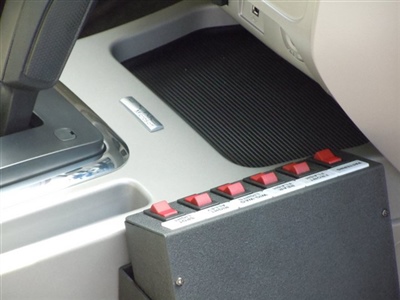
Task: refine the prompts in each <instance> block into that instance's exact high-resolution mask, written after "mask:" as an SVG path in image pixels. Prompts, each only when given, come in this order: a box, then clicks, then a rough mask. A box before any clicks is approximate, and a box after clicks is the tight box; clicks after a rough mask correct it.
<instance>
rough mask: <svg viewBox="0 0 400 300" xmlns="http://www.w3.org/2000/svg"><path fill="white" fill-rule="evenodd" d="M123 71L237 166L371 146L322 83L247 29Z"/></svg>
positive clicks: (226, 30) (215, 33) (157, 54)
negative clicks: (329, 150)
mask: <svg viewBox="0 0 400 300" xmlns="http://www.w3.org/2000/svg"><path fill="white" fill-rule="evenodd" d="M123 65H124V66H125V67H126V68H128V69H129V70H130V71H131V72H132V73H133V74H134V75H135V76H136V77H137V78H139V79H140V80H141V81H142V82H143V83H145V84H146V85H147V86H148V87H149V88H150V89H151V90H153V92H154V93H156V94H157V95H158V96H159V97H160V98H161V99H162V100H163V101H165V102H166V103H167V104H168V105H169V106H170V107H171V108H172V109H174V110H175V111H176V112H177V113H178V114H179V115H180V116H181V117H182V118H183V119H184V120H186V122H187V123H189V124H190V125H191V126H192V127H193V128H194V129H195V130H196V131H197V132H198V133H199V134H200V135H201V136H203V137H204V138H205V139H206V140H207V141H208V142H209V143H210V144H211V145H212V146H213V147H214V148H215V149H216V150H217V151H218V152H219V153H220V154H221V155H223V156H224V157H226V158H227V159H229V160H230V161H232V162H234V163H236V164H238V165H243V166H248V167H262V166H268V165H273V164H277V163H282V162H286V161H290V160H294V159H297V158H301V157H305V156H308V155H309V154H310V153H313V152H315V151H317V150H320V149H323V148H331V149H345V148H349V147H354V146H358V145H361V144H364V143H366V142H367V139H366V137H365V136H364V135H363V134H362V133H361V132H360V131H359V129H358V128H357V127H356V126H355V125H354V123H353V122H352V121H351V120H350V119H349V117H348V116H347V115H346V114H345V113H344V111H343V110H342V109H341V108H340V106H339V105H338V104H337V102H336V101H335V100H334V99H333V98H332V97H330V96H329V95H328V94H327V93H326V92H325V91H324V90H323V89H322V88H321V87H320V86H319V85H318V84H317V83H316V82H314V81H313V80H311V79H310V78H309V77H307V76H306V75H304V74H303V73H302V72H300V71H299V70H297V69H296V68H295V67H293V66H292V65H290V64H289V63H287V62H286V61H285V60H284V59H282V58H281V57H279V56H278V55H276V54H275V53H274V52H273V51H271V50H270V49H268V48H267V47H266V46H265V45H264V44H262V43H261V42H260V41H259V40H257V39H256V38H255V37H253V36H252V35H251V34H250V33H248V32H247V31H246V30H244V29H243V28H242V27H240V26H229V27H222V28H211V29H203V30H200V31H197V32H194V33H191V34H190V35H187V36H185V37H183V38H180V39H179V40H176V41H174V42H172V43H170V44H167V45H165V46H162V47H160V48H158V49H155V50H153V51H150V52H148V53H145V54H142V55H140V56H138V57H134V58H131V59H129V60H127V61H125V62H123Z"/></svg>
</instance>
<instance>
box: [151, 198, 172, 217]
mask: <svg viewBox="0 0 400 300" xmlns="http://www.w3.org/2000/svg"><path fill="white" fill-rule="evenodd" d="M150 212H152V213H153V214H156V215H159V216H161V217H163V218H168V217H171V216H173V215H176V214H178V211H177V210H175V209H173V208H172V207H171V206H169V204H168V202H167V201H165V200H164V201H160V202H157V203H154V204H153V205H152V206H151V208H150Z"/></svg>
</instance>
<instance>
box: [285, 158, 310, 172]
mask: <svg viewBox="0 0 400 300" xmlns="http://www.w3.org/2000/svg"><path fill="white" fill-rule="evenodd" d="M282 169H283V170H285V171H287V172H289V173H292V174H295V175H301V174H303V173H307V172H310V167H309V165H308V164H307V162H305V161H303V162H299V163H290V164H287V165H285V166H283V167H282Z"/></svg>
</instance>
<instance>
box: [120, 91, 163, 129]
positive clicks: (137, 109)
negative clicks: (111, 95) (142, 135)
mask: <svg viewBox="0 0 400 300" xmlns="http://www.w3.org/2000/svg"><path fill="white" fill-rule="evenodd" d="M120 102H121V103H122V104H123V105H124V106H125V107H126V108H127V109H128V110H129V111H130V112H131V113H133V114H134V115H135V116H136V118H138V120H139V121H140V122H141V123H142V124H143V125H144V126H145V127H146V128H147V129H148V130H149V131H150V132H155V131H159V130H161V129H164V126H163V125H162V124H161V123H160V122H159V121H158V120H157V119H156V118H155V117H154V116H153V115H152V114H151V113H150V112H149V111H148V110H147V109H146V108H145V107H143V106H142V105H141V104H140V103H139V102H138V101H137V100H136V99H134V98H133V97H124V98H122V99H121V100H120Z"/></svg>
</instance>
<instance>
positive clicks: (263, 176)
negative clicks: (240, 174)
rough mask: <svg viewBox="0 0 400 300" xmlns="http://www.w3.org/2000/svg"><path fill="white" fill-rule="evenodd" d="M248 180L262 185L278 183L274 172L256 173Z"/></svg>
mask: <svg viewBox="0 0 400 300" xmlns="http://www.w3.org/2000/svg"><path fill="white" fill-rule="evenodd" d="M250 179H251V180H253V181H255V182H258V183H261V184H263V185H270V184H273V183H277V182H278V177H276V174H275V172H269V173H258V174H255V175H253V176H250Z"/></svg>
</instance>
